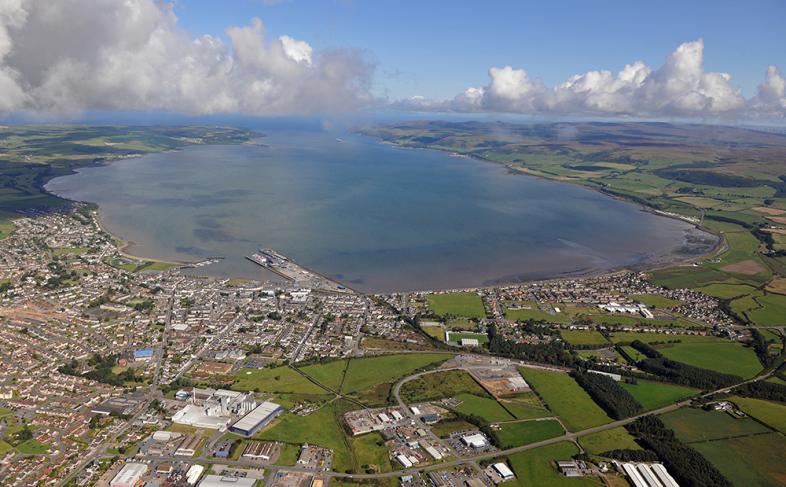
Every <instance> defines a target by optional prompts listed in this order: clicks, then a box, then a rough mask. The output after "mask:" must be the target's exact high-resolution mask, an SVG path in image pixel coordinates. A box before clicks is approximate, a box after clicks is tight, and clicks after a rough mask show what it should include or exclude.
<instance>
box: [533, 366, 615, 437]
mask: <svg viewBox="0 0 786 487" xmlns="http://www.w3.org/2000/svg"><path fill="white" fill-rule="evenodd" d="M519 370H520V372H521V375H523V376H524V379H526V381H527V382H528V383H529V385H530V386H532V388H533V389H534V390H535V392H537V393H538V395H539V396H540V397H541V398H542V399H543V401H544V402H545V403H546V405H547V406H548V407H549V409H551V410H552V411H553V412H554V414H556V415H557V416H559V417H560V418H561V419H562V421H563V422H564V423H565V426H566V427H567V428H568V429H570V430H571V431H580V430H583V429H587V428H591V427H593V426H598V425H601V424H605V423H608V422H610V421H611V418H609V417H608V416H607V415H606V413H605V412H603V410H602V409H601V408H600V407H598V405H597V404H595V402H594V401H593V400H592V398H590V397H589V395H587V393H586V392H584V389H582V388H581V386H579V385H578V384H577V383H576V381H574V380H573V378H572V377H571V376H569V375H568V374H563V373H560V372H551V371H547V370H540V369H530V368H521V369H519Z"/></svg>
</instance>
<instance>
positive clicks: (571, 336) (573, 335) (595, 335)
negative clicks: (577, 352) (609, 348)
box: [559, 330, 609, 346]
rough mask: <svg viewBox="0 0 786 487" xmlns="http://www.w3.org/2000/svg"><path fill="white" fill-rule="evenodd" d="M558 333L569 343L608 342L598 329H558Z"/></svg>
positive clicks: (597, 343) (594, 343) (603, 343)
mask: <svg viewBox="0 0 786 487" xmlns="http://www.w3.org/2000/svg"><path fill="white" fill-rule="evenodd" d="M559 334H560V335H561V336H562V339H563V340H565V341H566V342H568V343H570V344H571V345H599V346H604V345H608V344H609V342H608V340H606V337H604V336H603V335H601V333H600V332H599V331H594V330H587V331H584V330H560V332H559Z"/></svg>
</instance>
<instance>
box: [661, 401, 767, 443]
mask: <svg viewBox="0 0 786 487" xmlns="http://www.w3.org/2000/svg"><path fill="white" fill-rule="evenodd" d="M661 419H662V420H663V422H664V423H665V424H666V426H667V427H668V428H670V429H672V430H674V432H675V433H676V435H677V438H678V439H679V440H680V441H683V442H685V443H694V442H699V441H710V440H719V439H722V438H732V437H737V436H747V435H757V434H763V433H768V432H769V431H770V429H769V428H767V427H766V426H763V425H761V424H759V423H757V422H756V421H754V420H752V419H750V418H742V419H738V418H732V417H731V416H730V415H729V414H728V413H725V412H723V411H703V410H701V409H696V408H682V409H679V410H677V411H674V412H671V413H668V414H664V415H663V416H661Z"/></svg>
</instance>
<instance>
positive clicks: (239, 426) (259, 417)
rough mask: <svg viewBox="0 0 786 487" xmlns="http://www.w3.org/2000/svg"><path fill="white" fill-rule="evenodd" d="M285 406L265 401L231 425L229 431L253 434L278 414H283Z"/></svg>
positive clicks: (247, 434)
mask: <svg viewBox="0 0 786 487" xmlns="http://www.w3.org/2000/svg"><path fill="white" fill-rule="evenodd" d="M283 411H284V408H282V407H281V406H279V405H278V404H276V403H273V402H269V401H265V402H263V403H262V404H260V405H259V406H257V407H255V408H254V409H253V410H252V411H251V412H250V413H248V414H246V415H245V416H243V417H242V418H240V420H239V421H237V422H236V423H235V424H233V425H232V426H230V428H229V431H231V432H233V433H239V434H241V435H246V436H251V435H253V434H254V433H256V432H257V431H259V429H260V428H262V427H264V426H265V425H267V424H268V423H270V422H271V421H272V420H273V419H274V418H275V417H276V416H278V415H279V414H281V413H282V412H283Z"/></svg>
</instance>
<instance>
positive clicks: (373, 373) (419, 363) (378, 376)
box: [342, 353, 453, 393]
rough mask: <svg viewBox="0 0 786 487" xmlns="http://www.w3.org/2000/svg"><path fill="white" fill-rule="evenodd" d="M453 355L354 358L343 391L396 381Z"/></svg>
mask: <svg viewBox="0 0 786 487" xmlns="http://www.w3.org/2000/svg"><path fill="white" fill-rule="evenodd" d="M452 356H453V355H451V354H441V353H410V354H403V355H384V356H380V357H367V358H357V359H352V360H350V362H349V367H348V368H347V373H346V377H345V378H344V386H343V388H342V391H343V392H345V393H350V392H357V391H362V390H365V389H369V388H371V387H374V386H376V385H378V384H383V383H388V382H394V381H396V380H398V379H400V378H402V377H406V376H408V375H412V374H413V373H414V372H415V371H417V370H419V369H422V368H424V367H428V366H435V365H438V364H440V363H442V362H444V361H446V360H448V359H449V358H451V357H452Z"/></svg>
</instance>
